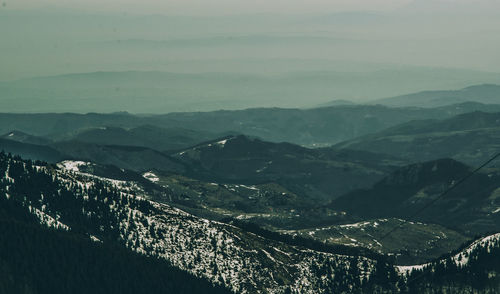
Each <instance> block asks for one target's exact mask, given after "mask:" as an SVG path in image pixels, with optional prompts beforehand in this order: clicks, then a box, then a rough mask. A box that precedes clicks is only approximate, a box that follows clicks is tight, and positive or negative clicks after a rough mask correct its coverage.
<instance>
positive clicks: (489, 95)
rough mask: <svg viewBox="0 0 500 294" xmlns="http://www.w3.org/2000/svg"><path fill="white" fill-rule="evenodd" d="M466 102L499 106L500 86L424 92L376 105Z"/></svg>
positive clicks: (429, 105)
mask: <svg viewBox="0 0 500 294" xmlns="http://www.w3.org/2000/svg"><path fill="white" fill-rule="evenodd" d="M466 101H472V102H479V103H484V104H498V103H499V101H500V85H494V84H484V85H476V86H471V87H467V88H464V89H461V90H457V91H424V92H419V93H414V94H409V95H402V96H397V97H391V98H384V99H379V100H376V101H375V103H378V104H382V105H388V106H392V107H408V106H416V107H439V106H444V105H450V104H457V103H463V102H466Z"/></svg>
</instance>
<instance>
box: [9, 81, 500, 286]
mask: <svg viewBox="0 0 500 294" xmlns="http://www.w3.org/2000/svg"><path fill="white" fill-rule="evenodd" d="M495 89H496V88H495V87H493V86H490V85H484V86H477V87H472V88H467V89H464V90H461V91H456V92H446V91H445V92H431V93H418V94H415V95H413V96H412V95H410V96H403V97H400V98H397V99H396V98H391V99H387V100H381V103H384V104H387V105H392V104H394V103H396V102H397V103H396V104H397V105H400V106H402V107H392V106H382V105H356V104H345V103H340V105H335V106H327V107H319V108H313V109H278V108H259V109H247V110H239V111H215V112H207V113H171V114H165V115H132V114H129V113H112V114H95V113H91V114H85V115H83V114H0V122H2V123H1V124H0V131H1V132H2V133H4V135H2V136H1V137H0V149H1V150H3V152H2V153H0V178H1V180H0V201H1V204H2V206H1V209H0V213H1V218H0V220H1V222H0V223H1V226H2V227H4V230H3V231H4V232H6V233H5V234H6V236H7V237H6V238H5V240H6V241H5V242H2V243H1V244H0V245H1V246H3V247H2V248H3V250H1V252H2V255H0V268H1V269H3V271H4V272H5V273H6V275H4V277H5V278H4V279H1V280H0V292H1V290H5V292H19V291H24V292H26V293H46V292H47V291H52V292H54V291H55V292H58V291H59V292H60V291H62V290H61V289H64V291H71V292H78V291H80V292H81V293H85V292H86V291H93V292H98V293H100V292H102V291H122V292H124V293H128V292H127V291H129V292H130V293H133V292H136V291H141V290H137V289H139V288H140V285H146V284H147V285H148V287H149V288H144V290H146V289H148V290H147V291H150V292H158V290H157V289H160V288H164V289H172V290H171V291H176V292H179V293H183V292H185V293H197V292H200V291H201V292H203V291H205V292H204V293H226V292H234V293H397V292H400V293H442V292H443V291H444V292H450V293H469V292H471V291H472V292H478V293H496V292H498V291H500V281H499V280H498V273H499V272H500V268H499V267H498V264H500V263H499V262H498V258H499V256H500V255H499V254H498V253H499V252H500V247H499V237H498V234H497V233H498V232H499V231H500V202H499V199H500V198H499V196H500V192H499V191H500V169H498V161H496V160H493V161H492V162H490V163H489V164H488V165H486V166H484V167H483V168H482V169H481V170H475V168H476V167H478V166H480V165H481V164H482V163H484V162H486V161H487V160H488V159H490V158H492V157H493V156H494V155H495V154H498V152H500V150H499V147H500V141H498V139H499V138H498V133H499V132H498V130H499V128H500V125H499V121H500V116H499V115H498V113H499V111H500V106H499V105H496V104H489V105H487V104H481V103H479V102H487V103H494V102H496V101H497V100H495V97H498V96H495V93H496V92H495ZM450 95H451V96H450ZM421 96H422V97H424V98H418V97H421ZM408 97H413V98H412V99H410V98H408ZM415 97H417V98H415ZM447 97H448V98H449V97H458V98H456V99H455V98H453V99H451V98H449V99H448V98H447ZM470 97H478V98H477V99H476V100H474V99H472V98H470ZM459 98H460V99H462V100H460V99H459ZM469 98H470V99H469ZM415 99H419V101H420V102H418V103H415V104H412V105H410V104H408V101H415ZM469 100H473V101H472V102H467V101H469ZM436 101H438V102H439V103H438V102H436ZM443 101H445V102H446V101H448V103H456V102H460V103H461V104H446V103H444V102H443ZM478 101H479V102H478ZM389 102H390V103H389ZM398 103H399V104H398ZM436 103H437V104H436ZM424 104H425V105H424ZM436 105H437V106H438V107H433V106H436ZM423 106H425V107H423ZM9 153H10V154H9ZM16 232H17V233H16ZM30 236H33V238H34V240H35V239H36V240H37V242H39V243H40V244H41V245H40V246H39V247H35V246H33V245H32V243H30V242H28V241H27V240H29V238H30ZM51 246H56V248H58V251H59V252H61V254H62V255H64V256H66V255H71V254H70V253H68V252H71V251H72V250H73V251H74V250H76V251H75V252H78V254H76V255H71V257H69V258H64V260H65V263H64V264H63V265H62V266H61V267H60V268H58V269H57V270H56V271H55V273H56V274H55V275H54V276H47V277H45V276H37V275H35V274H33V273H34V272H39V271H46V269H47V267H49V268H50V265H51V264H54V263H55V262H56V260H57V259H58V258H59V257H58V255H57V254H56V253H48V252H51V251H50V249H49V248H51ZM16 248H22V249H19V250H23V252H26V253H27V254H28V257H29V258H27V259H26V263H23V264H21V265H20V266H17V265H16V260H17V259H18V258H19V256H20V255H19V252H17V253H16V254H17V255H16V254H12V255H10V254H7V253H8V252H10V251H15V250H16ZM54 252H55V251H54ZM110 252H115V253H113V254H111V253H110ZM33 256H41V258H42V259H40V260H37V259H36V258H34V257H33ZM86 256H87V257H86ZM84 257H86V259H85V258H84ZM89 260H96V262H95V263H93V262H89ZM78 263H82V267H84V268H85V269H86V270H89V271H92V272H94V273H95V274H93V275H89V276H86V278H85V279H84V278H82V277H81V275H80V276H79V275H78V274H77V273H73V272H71V268H73V267H74V264H78ZM124 263H126V264H129V266H128V267H127V266H124V265H123V264H124ZM103 264H106V265H107V269H108V270H109V271H112V272H113V273H115V275H113V276H112V278H110V279H109V280H107V282H106V283H105V284H102V283H101V284H102V285H103V287H102V288H98V287H94V286H92V285H98V284H99V283H100V282H99V279H100V277H99V276H100V273H102V272H103V271H104V269H99V268H102V267H103ZM30 267H32V268H33V271H31V272H30V274H28V275H23V274H22V273H23V271H25V270H26V269H28V268H30ZM137 269H142V271H140V273H138V272H137ZM65 272H66V273H68V274H69V273H71V275H72V277H73V278H72V280H71V281H72V282H71V283H69V282H68V285H66V286H64V287H65V288H57V286H55V287H56V288H54V285H53V284H54V283H53V282H52V281H53V279H55V277H56V276H64V275H65ZM160 275H161V276H163V275H164V276H165V277H168V278H166V279H164V280H161V281H159V280H158V277H159V276H160ZM131 276H135V277H136V278H130V277H131ZM86 279H87V280H86ZM124 279H125V280H127V283H125V284H124V283H120V280H124ZM20 289H21V290H20ZM22 289H25V290H22ZM120 289H121V290H120ZM203 289H205V290H203ZM103 293H104V292H103Z"/></svg>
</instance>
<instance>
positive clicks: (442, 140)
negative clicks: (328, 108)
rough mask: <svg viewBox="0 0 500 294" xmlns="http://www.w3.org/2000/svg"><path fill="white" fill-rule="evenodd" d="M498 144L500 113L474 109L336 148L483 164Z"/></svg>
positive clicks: (415, 158) (419, 122) (499, 142)
mask: <svg viewBox="0 0 500 294" xmlns="http://www.w3.org/2000/svg"><path fill="white" fill-rule="evenodd" d="M498 146H500V113H485V112H472V113H466V114H462V115H458V116H456V117H453V118H450V119H446V120H441V121H439V120H423V121H412V122H408V123H404V124H402V125H399V126H395V127H393V128H389V129H387V130H385V131H382V132H379V133H375V134H372V135H368V136H364V137H360V138H357V139H353V140H350V141H347V142H343V143H340V144H338V145H336V146H335V147H336V148H349V149H355V150H365V151H371V152H378V153H385V154H397V155H398V156H400V157H402V158H406V159H408V160H411V161H414V162H417V161H427V160H433V159H437V158H445V157H451V158H454V159H456V160H459V161H462V162H465V163H468V164H471V165H480V164H481V163H482V162H484V161H486V160H487V159H489V158H490V157H491V156H493V155H494V154H495V153H497V152H498Z"/></svg>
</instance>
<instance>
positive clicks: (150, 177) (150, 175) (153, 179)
mask: <svg viewBox="0 0 500 294" xmlns="http://www.w3.org/2000/svg"><path fill="white" fill-rule="evenodd" d="M142 176H143V177H144V178H145V179H146V180H149V181H151V182H153V183H157V182H159V181H160V178H159V177H158V176H157V175H155V174H154V173H153V172H150V171H149V172H147V173H144V174H143V175H142Z"/></svg>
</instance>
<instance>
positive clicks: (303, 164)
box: [173, 136, 402, 199]
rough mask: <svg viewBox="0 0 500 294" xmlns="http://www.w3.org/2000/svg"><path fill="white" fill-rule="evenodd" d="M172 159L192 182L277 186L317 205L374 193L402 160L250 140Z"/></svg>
mask: <svg viewBox="0 0 500 294" xmlns="http://www.w3.org/2000/svg"><path fill="white" fill-rule="evenodd" d="M173 156H174V157H176V158H178V159H179V160H181V161H182V162H183V163H184V164H185V165H186V166H187V167H188V169H187V173H186V174H187V175H188V176H191V177H194V178H197V179H202V180H206V181H215V182H232V183H246V184H263V183H270V182H276V183H279V184H280V185H282V186H284V187H286V188H288V189H290V190H291V191H292V192H295V193H297V194H299V195H307V196H309V198H312V199H314V198H319V199H325V198H326V199H332V198H334V197H336V196H339V195H341V194H342V193H346V192H347V191H350V190H352V189H355V188H361V187H369V186H370V185H371V184H373V183H375V182H376V181H377V180H379V179H381V178H382V177H383V176H384V175H386V174H387V173H388V172H389V171H391V170H394V168H395V166H399V165H401V164H402V162H401V161H400V160H398V159H397V158H394V157H391V156H381V155H377V154H372V153H369V152H359V151H353V152H351V151H349V150H341V151H338V150H334V149H330V148H324V149H308V148H304V147H300V146H297V145H293V144H289V143H271V142H265V141H261V140H259V139H255V138H250V137H247V136H236V137H230V138H227V139H222V140H220V141H215V142H210V143H206V144H202V145H198V146H195V147H193V148H190V149H186V150H184V151H182V152H178V153H176V154H174V155H173Z"/></svg>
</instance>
